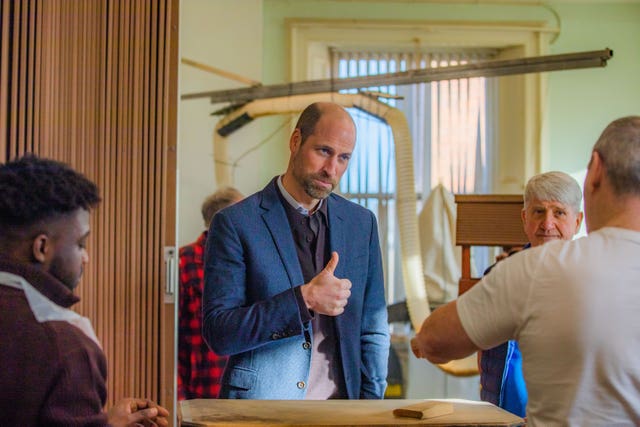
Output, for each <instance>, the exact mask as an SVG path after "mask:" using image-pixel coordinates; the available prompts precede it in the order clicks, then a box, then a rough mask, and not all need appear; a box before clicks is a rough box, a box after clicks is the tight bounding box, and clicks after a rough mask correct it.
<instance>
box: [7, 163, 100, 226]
mask: <svg viewBox="0 0 640 427" xmlns="http://www.w3.org/2000/svg"><path fill="white" fill-rule="evenodd" d="M99 202H100V195H99V192H98V187H97V186H96V185H95V184H94V183H93V182H91V181H90V180H89V179H87V178H86V177H85V176H84V175H82V174H80V173H78V172H76V171H74V170H73V169H72V168H71V167H69V166H68V165H66V164H64V163H61V162H57V161H54V160H48V159H43V158H39V157H37V156H35V155H31V154H28V155H25V156H23V157H21V158H18V159H15V160H13V161H10V162H7V163H5V164H3V165H0V228H4V229H5V230H6V229H7V228H14V227H19V228H22V227H26V226H29V225H31V224H34V223H36V222H37V221H41V220H44V219H49V218H53V217H56V216H58V215H64V214H68V213H71V212H73V211H75V210H77V209H79V208H83V209H86V210H89V209H90V208H92V207H94V206H96V205H97V204H98V203H99Z"/></svg>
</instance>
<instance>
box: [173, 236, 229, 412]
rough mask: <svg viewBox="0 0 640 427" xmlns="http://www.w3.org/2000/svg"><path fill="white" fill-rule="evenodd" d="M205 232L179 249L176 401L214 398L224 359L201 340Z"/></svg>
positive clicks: (218, 386) (224, 362)
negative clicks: (193, 241)
mask: <svg viewBox="0 0 640 427" xmlns="http://www.w3.org/2000/svg"><path fill="white" fill-rule="evenodd" d="M205 243H206V232H205V233H203V234H202V235H201V236H200V237H199V238H198V240H197V241H196V242H195V243H192V244H190V245H187V246H184V247H182V248H180V295H179V307H178V400H184V399H199V398H216V397H217V396H218V392H219V391H220V379H221V378H222V373H223V371H224V366H225V364H226V362H227V358H226V357H223V356H218V355H216V354H215V353H214V352H213V351H211V350H210V349H209V347H208V346H207V344H206V343H205V342H204V339H203V338H202V288H203V286H204V285H203V277H204V264H203V255H204V245H205Z"/></svg>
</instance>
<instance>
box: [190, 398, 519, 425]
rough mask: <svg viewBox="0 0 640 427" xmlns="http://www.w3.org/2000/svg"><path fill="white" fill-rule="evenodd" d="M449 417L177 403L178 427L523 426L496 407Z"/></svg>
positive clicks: (468, 404)
mask: <svg viewBox="0 0 640 427" xmlns="http://www.w3.org/2000/svg"><path fill="white" fill-rule="evenodd" d="M433 400H437V401H443V402H451V403H453V413H451V414H447V415H441V416H439V417H435V418H430V419H421V420H420V419H415V418H405V417H396V416H394V415H393V413H392V412H393V410H394V409H396V408H400V407H403V406H407V405H412V404H416V403H420V402H425V400H423V399H389V400H228V399H194V400H185V401H182V402H180V409H181V413H182V425H183V426H199V427H212V426H215V427H220V426H254V427H265V426H286V425H288V426H291V425H296V426H314V427H319V426H362V425H368V426H397V425H416V426H522V425H524V420H523V419H522V418H520V417H517V416H515V415H513V414H511V413H509V412H507V411H505V410H503V409H500V408H498V407H497V406H495V405H492V404H490V403H486V402H477V401H471V400H461V399H433Z"/></svg>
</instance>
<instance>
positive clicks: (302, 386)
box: [296, 381, 306, 389]
mask: <svg viewBox="0 0 640 427" xmlns="http://www.w3.org/2000/svg"><path fill="white" fill-rule="evenodd" d="M296 385H297V386H298V388H299V389H303V388H304V387H305V385H306V384H305V383H304V381H298V384H296Z"/></svg>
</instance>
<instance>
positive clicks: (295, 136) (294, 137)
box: [289, 128, 302, 154]
mask: <svg viewBox="0 0 640 427" xmlns="http://www.w3.org/2000/svg"><path fill="white" fill-rule="evenodd" d="M301 142H302V134H301V133H300V129H298V128H295V130H294V131H293V133H292V134H291V138H289V151H291V153H292V154H293V153H295V152H296V151H297V150H298V148H300V144H301Z"/></svg>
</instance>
